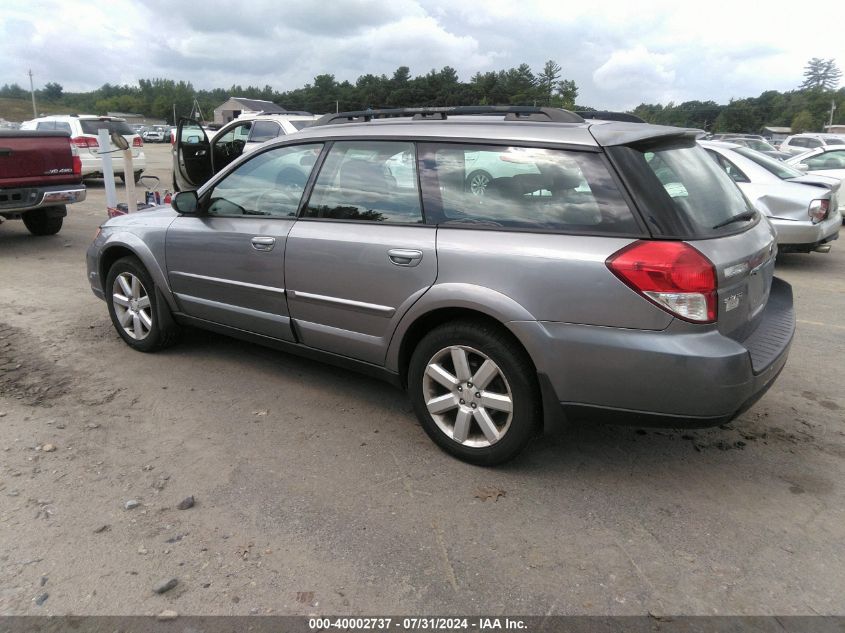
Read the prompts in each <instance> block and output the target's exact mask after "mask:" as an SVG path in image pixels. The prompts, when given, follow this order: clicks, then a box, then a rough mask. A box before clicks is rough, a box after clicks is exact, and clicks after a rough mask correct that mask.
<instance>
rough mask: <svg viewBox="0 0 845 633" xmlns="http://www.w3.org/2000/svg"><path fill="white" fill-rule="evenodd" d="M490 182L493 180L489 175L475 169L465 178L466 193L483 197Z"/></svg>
mask: <svg viewBox="0 0 845 633" xmlns="http://www.w3.org/2000/svg"><path fill="white" fill-rule="evenodd" d="M491 180H493V176H491V175H490V174H489V173H487V172H486V171H484V170H483V169H476V170H475V171H474V172H472V173H471V174H470V175H469V176H467V179H466V183H465V185H466V191H468V192H469V193H472V194H475V195H476V196H483V195H484V193H485V191H486V190H487V187H488V185H489V184H490V181H491ZM476 181H478V182H476Z"/></svg>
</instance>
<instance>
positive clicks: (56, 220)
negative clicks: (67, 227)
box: [22, 209, 64, 235]
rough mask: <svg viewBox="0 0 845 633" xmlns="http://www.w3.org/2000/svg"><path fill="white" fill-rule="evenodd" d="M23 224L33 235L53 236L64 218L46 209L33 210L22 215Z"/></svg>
mask: <svg viewBox="0 0 845 633" xmlns="http://www.w3.org/2000/svg"><path fill="white" fill-rule="evenodd" d="M22 218H23V223H24V226H26V228H27V230H28V231H29V232H30V233H32V234H33V235H55V234H56V233H58V232H59V231H60V230H61V228H62V223H63V221H64V218H63V217H62V216H61V215H59V214H56V213H55V212H53V213H52V214H51V212H50V211H49V210H48V209H33V210H32V211H27V212H26V213H24V214H23V216H22Z"/></svg>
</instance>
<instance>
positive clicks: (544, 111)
mask: <svg viewBox="0 0 845 633" xmlns="http://www.w3.org/2000/svg"><path fill="white" fill-rule="evenodd" d="M485 114H486V115H496V114H504V115H505V121H545V122H555V123H583V122H584V119H583V118H581V117H580V116H579V115H578V114H576V113H574V112H570V111H569V110H561V109H560V108H536V107H532V106H451V107H445V108H389V109H380V110H357V111H353V112H338V113H336V114H325V115H323V116H322V117H320V118H319V119H317V120H316V121H314V125H313V126H312V127H314V126H319V125H336V124H339V123H368V122H369V121H372V120H373V119H392V118H410V119H411V120H413V121H445V120H446V119H447V118H448V117H450V116H467V115H485Z"/></svg>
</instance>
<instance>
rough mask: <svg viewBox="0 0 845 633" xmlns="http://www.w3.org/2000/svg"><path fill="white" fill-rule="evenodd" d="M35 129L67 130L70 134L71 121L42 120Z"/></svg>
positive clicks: (49, 130)
mask: <svg viewBox="0 0 845 633" xmlns="http://www.w3.org/2000/svg"><path fill="white" fill-rule="evenodd" d="M35 129H36V130H44V131H48V132H67V133H68V134H70V123H65V122H64V121H40V122H39V123H38V125H37V126H36V127H35Z"/></svg>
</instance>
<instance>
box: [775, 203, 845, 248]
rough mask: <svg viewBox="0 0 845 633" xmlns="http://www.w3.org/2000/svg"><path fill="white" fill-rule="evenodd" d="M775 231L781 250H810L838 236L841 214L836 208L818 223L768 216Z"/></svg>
mask: <svg viewBox="0 0 845 633" xmlns="http://www.w3.org/2000/svg"><path fill="white" fill-rule="evenodd" d="M769 220H770V221H771V223H772V225H773V226H774V227H775V230H776V231H777V234H778V237H777V240H778V250H779V251H781V252H789V251H793V252H794V251H801V252H810V251H812V250H813V249H814V248H816V247H818V246H819V245H821V244H824V243H825V242H830V241H832V240H835V239H838V238H839V229H840V227H841V226H842V216H841V215H840V213H839V211H838V210H834V211H832V212H831V213H830V214H829V215H828V218H827V219H826V220H824V221H822V222H819V223H818V224H813V223H812V222H810V221H809V220H807V221H795V220H783V219H781V218H769Z"/></svg>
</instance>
